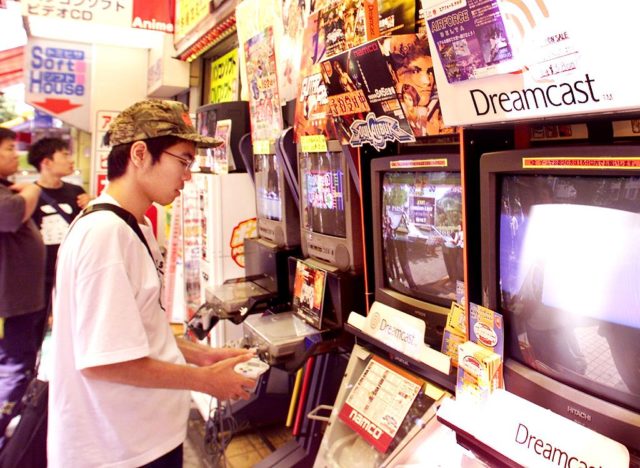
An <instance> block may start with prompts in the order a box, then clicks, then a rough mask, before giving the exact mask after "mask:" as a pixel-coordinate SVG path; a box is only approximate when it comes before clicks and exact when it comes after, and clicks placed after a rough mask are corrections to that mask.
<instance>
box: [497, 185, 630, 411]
mask: <svg viewBox="0 0 640 468" xmlns="http://www.w3.org/2000/svg"><path fill="white" fill-rule="evenodd" d="M499 188H500V190H501V191H500V198H499V200H498V202H499V203H500V237H499V281H500V283H499V292H500V307H501V309H502V310H503V312H504V313H505V319H508V321H509V325H510V326H509V327H508V331H510V336H509V343H510V344H511V349H512V354H513V357H514V358H516V359H517V360H519V361H520V362H523V363H525V364H528V365H529V366H531V367H533V368H535V369H537V370H538V371H540V372H542V373H544V374H546V375H548V376H550V377H552V378H554V379H557V380H560V381H562V382H564V383H566V384H568V385H571V386H574V387H577V388H579V389H581V390H583V391H586V392H589V393H591V394H594V395H596V396H598V397H602V398H605V399H608V400H610V401H613V402H616V403H618V404H622V405H624V406H627V407H630V408H631V409H633V410H635V411H638V410H640V313H639V312H638V311H640V287H639V286H638V285H639V284H640V242H639V239H640V177H619V176H608V177H602V176H590V177H586V176H535V175H513V176H504V177H503V178H502V180H501V182H500V185H499Z"/></svg>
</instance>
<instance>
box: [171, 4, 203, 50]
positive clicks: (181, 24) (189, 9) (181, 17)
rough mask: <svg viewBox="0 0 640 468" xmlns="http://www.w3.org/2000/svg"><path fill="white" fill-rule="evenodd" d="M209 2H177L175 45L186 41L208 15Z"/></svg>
mask: <svg viewBox="0 0 640 468" xmlns="http://www.w3.org/2000/svg"><path fill="white" fill-rule="evenodd" d="M210 3H211V2H210V1H209V0H176V14H175V31H174V33H173V41H174V43H175V44H177V43H178V42H180V40H181V39H184V38H185V37H186V36H187V34H189V33H190V32H191V31H192V30H193V29H194V28H195V27H196V26H197V25H198V23H200V21H202V20H203V19H204V18H205V17H206V16H207V15H208V14H209V8H210V6H209V5H210Z"/></svg>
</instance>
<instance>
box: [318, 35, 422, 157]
mask: <svg viewBox="0 0 640 468" xmlns="http://www.w3.org/2000/svg"><path fill="white" fill-rule="evenodd" d="M321 71H322V77H323V80H324V83H325V85H326V86H327V93H328V96H329V109H330V111H331V115H332V116H333V118H334V123H335V125H336V127H337V129H338V133H339V135H340V138H341V139H342V140H343V143H348V144H349V145H351V146H354V147H358V146H362V145H363V144H365V143H367V144H370V145H371V146H373V147H374V148H376V149H377V150H381V149H383V148H384V147H385V146H386V144H387V142H388V141H399V142H401V143H406V142H412V141H415V138H414V136H413V132H412V131H411V127H410V126H409V123H408V122H407V119H406V118H405V115H404V112H403V110H402V107H401V106H400V102H399V101H398V97H397V95H396V91H395V87H396V84H395V82H394V79H393V75H392V70H391V67H390V66H389V64H388V62H387V60H386V58H385V57H384V56H383V55H382V51H381V49H380V44H379V43H378V42H377V41H372V42H369V43H366V44H363V45H361V46H359V47H356V48H355V49H352V50H349V51H347V52H344V53H342V54H340V55H337V56H335V57H333V58H330V59H327V60H325V61H323V62H322V63H321Z"/></svg>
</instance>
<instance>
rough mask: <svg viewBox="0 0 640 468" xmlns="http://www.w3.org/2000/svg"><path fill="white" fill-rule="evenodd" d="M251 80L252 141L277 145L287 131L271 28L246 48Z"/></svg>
mask: <svg viewBox="0 0 640 468" xmlns="http://www.w3.org/2000/svg"><path fill="white" fill-rule="evenodd" d="M244 53H245V59H246V63H247V76H248V77H249V88H250V90H249V114H250V118H251V141H252V142H253V144H254V145H256V144H258V143H259V142H262V141H275V139H276V138H277V137H279V136H280V134H281V133H282V130H283V122H282V111H281V109H280V98H279V97H278V83H277V75H276V60H275V52H274V48H273V32H272V28H271V27H268V28H267V29H265V30H264V31H263V32H261V33H260V34H258V35H256V36H253V37H252V38H251V39H249V40H248V41H247V42H245V44H244Z"/></svg>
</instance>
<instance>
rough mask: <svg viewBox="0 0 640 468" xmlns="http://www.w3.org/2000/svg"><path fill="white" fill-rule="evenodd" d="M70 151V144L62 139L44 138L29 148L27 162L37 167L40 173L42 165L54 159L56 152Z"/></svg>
mask: <svg viewBox="0 0 640 468" xmlns="http://www.w3.org/2000/svg"><path fill="white" fill-rule="evenodd" d="M68 149H69V143H67V142H66V141H64V140H63V139H62V138H54V137H50V138H42V139H41V140H38V141H37V142H35V143H34V144H33V145H31V148H29V155H28V156H27V161H29V164H31V165H32V166H33V167H35V168H36V169H37V170H38V172H40V164H41V163H42V161H43V160H44V159H53V154H54V153H55V152H56V151H64V150H68Z"/></svg>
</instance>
